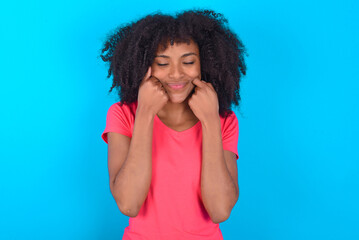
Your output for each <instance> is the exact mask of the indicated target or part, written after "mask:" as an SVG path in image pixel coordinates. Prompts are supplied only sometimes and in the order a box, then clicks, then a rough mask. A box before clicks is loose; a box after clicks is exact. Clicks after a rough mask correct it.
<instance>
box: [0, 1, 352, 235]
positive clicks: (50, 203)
mask: <svg viewBox="0 0 359 240" xmlns="http://www.w3.org/2000/svg"><path fill="white" fill-rule="evenodd" d="M193 7H201V8H211V9H214V10H215V11H218V12H221V13H223V14H224V16H225V17H226V18H227V19H228V20H229V25H230V27H231V28H232V30H233V31H235V32H236V33H237V34H238V35H239V37H240V38H241V39H242V40H243V42H244V44H245V45H246V47H247V49H248V53H249V57H248V58H247V65H248V72H247V76H246V77H245V78H244V79H243V81H242V85H241V94H242V95H241V96H242V99H243V100H242V105H241V109H235V112H236V115H237V117H238V120H239V124H240V136H239V143H238V149H239V155H240V158H239V160H238V174H239V186H240V196H239V200H238V202H237V204H236V206H235V207H234V209H233V211H232V214H231V216H230V218H229V219H228V220H227V221H226V222H223V223H221V224H220V227H221V229H222V232H223V235H224V239H225V240H230V239H243V240H244V239H248V240H257V239H258V240H262V239H263V240H264V239H268V240H270V239H273V240H282V239H283V240H288V239H293V240H296V239H326V240H330V239H359V230H358V229H359V228H358V226H359V206H358V202H359V193H358V192H359V177H358V174H359V163H358V160H359V151H358V145H359V139H358V138H359V137H358V136H359V128H358V122H359V121H358V120H359V107H358V103H359V94H358V92H359V84H358V80H359V73H358V69H359V68H358V67H359V64H358V63H359V61H358V54H359V51H358V49H359V48H358V44H359V31H358V29H359V26H358V25H359V24H358V23H359V19H358V12H359V11H358V10H359V8H358V3H357V1H355V0H352V1H345V0H344V1H339V0H338V1H330V0H329V1H311V0H303V1H279V0H275V1H260V0H251V1H249V0H248V1H225V0H221V1H214V0H212V1H210V0H205V1H196V2H194V1H181V2H179V1H151V2H149V1H134V2H132V3H131V2H130V1H114V0H112V1H109V0H104V1H76V2H73V1H69V0H65V1H57V2H52V1H44V0H41V1H40V0H39V1H14V2H11V1H7V2H4V3H1V7H0V24H1V31H0V34H1V38H0V41H1V44H0V52H1V65H0V68H1V69H0V70H1V71H0V78H1V87H0V96H1V101H0V104H1V106H0V109H1V119H0V121H1V126H0V128H1V150H0V159H1V165H0V184H1V185H0V187H1V189H0V194H1V197H0V210H1V212H0V239H121V237H122V234H123V230H124V228H125V227H126V226H127V223H128V217H126V216H124V215H122V214H121V212H120V211H119V209H118V208H117V205H116V203H115V201H114V199H113V198H112V195H111V193H110V189H109V178H108V170H107V145H106V143H105V142H104V141H103V140H102V139H101V136H100V135H101V133H102V131H103V130H104V128H105V121H106V113H107V110H108V108H109V107H110V105H112V104H113V103H115V102H117V101H118V98H117V95H116V93H115V92H113V93H111V94H110V95H108V94H107V93H108V90H109V89H110V87H111V81H112V79H107V78H106V76H107V69H106V66H105V64H104V63H103V62H102V61H101V60H100V58H99V57H98V56H99V54H100V48H101V47H102V43H103V41H104V40H105V37H106V35H107V34H108V33H109V31H111V30H113V29H114V28H115V27H117V26H118V25H119V24H122V23H126V22H128V21H132V20H137V19H139V18H140V17H143V16H145V15H146V14H149V13H154V12H155V11H157V10H160V11H162V12H163V13H174V12H176V11H177V10H184V9H191V8H193Z"/></svg>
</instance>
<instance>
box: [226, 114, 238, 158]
mask: <svg viewBox="0 0 359 240" xmlns="http://www.w3.org/2000/svg"><path fill="white" fill-rule="evenodd" d="M238 136H239V127H238V119H237V116H236V114H235V113H234V112H233V111H232V113H231V114H230V115H228V116H227V117H226V118H225V120H224V123H223V130H222V143H223V150H228V151H231V152H233V153H235V154H236V160H238V158H239V157H238V149H237V145H238Z"/></svg>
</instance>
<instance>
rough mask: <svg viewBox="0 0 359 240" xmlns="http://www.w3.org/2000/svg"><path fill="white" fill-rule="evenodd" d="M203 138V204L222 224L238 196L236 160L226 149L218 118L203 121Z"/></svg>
mask: <svg viewBox="0 0 359 240" xmlns="http://www.w3.org/2000/svg"><path fill="white" fill-rule="evenodd" d="M202 138H203V139H202V169H201V171H202V173H201V194H202V201H203V205H204V206H205V208H206V210H207V212H208V214H209V215H210V217H211V219H212V221H213V222H215V223H220V222H223V221H225V220H226V219H228V217H229V215H230V212H231V211H232V208H233V207H234V205H235V204H236V202H237V200H238V196H239V189H238V180H237V163H236V157H235V154H234V153H232V152H230V151H224V150H223V147H222V136H221V125H220V118H219V116H216V117H213V118H208V119H207V121H203V122H202ZM229 167H230V168H229Z"/></svg>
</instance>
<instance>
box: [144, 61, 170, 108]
mask: <svg viewBox="0 0 359 240" xmlns="http://www.w3.org/2000/svg"><path fill="white" fill-rule="evenodd" d="M137 100H138V108H141V109H145V110H146V111H149V112H150V113H151V114H153V115H156V114H157V113H158V112H159V111H160V110H161V109H162V108H163V107H164V106H165V105H166V104H167V102H168V100H169V97H168V94H167V92H166V90H165V89H164V87H163V85H162V83H161V82H160V81H159V80H158V78H156V77H153V76H151V67H149V68H148V70H147V73H146V75H145V77H144V78H143V79H142V82H141V84H140V87H139V90H138V99H137Z"/></svg>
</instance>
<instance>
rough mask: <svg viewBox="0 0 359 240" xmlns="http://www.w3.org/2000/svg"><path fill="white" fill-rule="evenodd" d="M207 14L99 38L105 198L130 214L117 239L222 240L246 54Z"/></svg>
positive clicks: (233, 181) (233, 188)
mask: <svg viewBox="0 0 359 240" xmlns="http://www.w3.org/2000/svg"><path fill="white" fill-rule="evenodd" d="M226 22H227V20H226V19H225V18H223V16H222V15H221V14H217V13H215V12H213V11H208V10H205V11H185V12H182V13H180V14H177V15H176V16H170V15H163V14H154V15H149V16H147V17H145V18H143V19H140V20H139V21H137V22H134V23H130V24H128V25H126V26H123V27H120V28H119V29H118V30H117V31H115V32H114V33H112V34H111V35H109V36H108V38H107V40H106V42H105V44H104V47H103V49H102V55H101V57H102V59H103V61H105V62H109V63H110V64H109V71H108V77H110V76H111V75H113V85H112V87H111V89H110V92H111V91H112V89H113V88H115V87H116V88H117V89H118V91H119V96H120V98H121V101H120V102H117V103H114V104H113V105H112V106H111V107H110V108H109V110H108V113H107V119H106V128H105V130H104V132H103V133H102V138H103V140H104V141H105V142H106V143H108V169H109V176H110V189H111V193H112V195H113V197H114V199H115V200H116V203H117V205H118V207H119V209H120V211H121V212H122V213H123V214H125V215H127V216H129V217H130V219H129V226H128V227H126V228H125V231H124V235H123V239H156V240H159V239H166V240H167V239H169V240H176V239H188V240H190V239H213V240H218V239H223V237H222V233H221V230H220V228H219V223H220V222H223V221H225V220H226V219H228V217H229V215H230V212H231V210H232V208H233V207H234V206H235V204H236V202H237V200H238V196H239V188H238V178H237V159H238V151H237V143H238V120H237V117H236V115H235V113H234V112H233V111H232V110H231V109H230V107H231V104H232V103H234V104H235V105H238V102H239V100H240V95H239V89H240V87H239V82H240V79H241V77H242V76H243V75H245V73H246V66H245V62H244V55H245V48H244V46H243V44H242V42H241V41H240V40H239V39H238V37H237V36H236V35H235V34H234V33H233V32H232V31H230V30H229V28H228V27H227V26H226Z"/></svg>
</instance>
